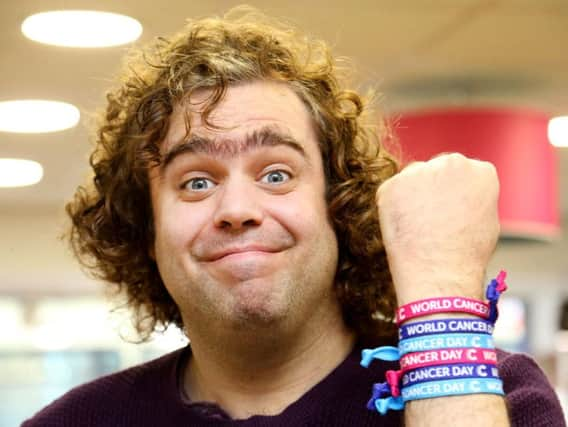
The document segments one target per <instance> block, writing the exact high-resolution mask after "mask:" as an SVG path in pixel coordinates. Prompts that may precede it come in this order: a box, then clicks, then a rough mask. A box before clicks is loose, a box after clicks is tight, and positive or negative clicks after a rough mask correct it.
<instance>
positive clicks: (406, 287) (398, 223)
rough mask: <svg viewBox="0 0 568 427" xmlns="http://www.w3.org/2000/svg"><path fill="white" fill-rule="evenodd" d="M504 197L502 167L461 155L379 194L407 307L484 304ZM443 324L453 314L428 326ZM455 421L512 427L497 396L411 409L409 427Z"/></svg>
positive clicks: (429, 402)
mask: <svg viewBox="0 0 568 427" xmlns="http://www.w3.org/2000/svg"><path fill="white" fill-rule="evenodd" d="M408 194H412V195H413V197H408V196H407V195H408ZM498 195H499V181H498V178H497V173H496V171H495V167H494V166H493V165H492V164H490V163H488V162H482V161H478V160H472V159H468V158H466V157H464V156H462V155H461V154H457V153H453V154H447V155H442V156H439V157H436V158H434V159H432V160H430V161H428V162H416V163H413V164H411V165H410V166H409V167H407V168H405V169H404V170H403V171H402V172H401V173H399V174H397V175H395V176H394V177H392V178H391V179H389V180H388V181H387V182H385V183H384V184H383V185H381V187H379V189H378V192H377V204H378V209H379V219H380V223H381V233H382V236H383V239H384V243H385V248H386V251H387V256H388V261H389V268H390V271H391V274H392V277H393V283H394V286H395V290H396V295H397V300H398V304H399V305H403V304H407V303H409V302H412V301H417V300H420V299H424V298H431V297H440V296H449V295H455V296H464V297H469V298H476V299H483V289H484V282H485V280H484V278H485V269H486V267H487V264H488V263H489V260H490V258H491V255H492V253H493V252H494V250H495V246H496V244H497V239H498V236H499V216H498V211H497V200H498ZM425 231H427V232H425ZM416 236H420V238H419V239H417V238H416ZM440 317H447V315H445V314H442V315H437V316H425V317H422V318H421V319H420V320H428V319H433V318H440ZM452 317H467V315H463V316H460V315H456V314H453V315H452ZM455 420H459V425H460V426H464V427H467V426H476V427H478V426H508V425H509V420H508V415H507V408H506V405H505V400H504V399H503V398H502V397H500V396H497V395H489V394H477V395H468V396H460V397H455V396H453V397H444V398H437V399H426V400H416V401H412V402H409V403H408V404H407V405H406V406H405V423H406V425H407V426H413V427H414V426H434V425H435V426H452V425H455Z"/></svg>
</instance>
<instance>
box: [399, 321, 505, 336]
mask: <svg viewBox="0 0 568 427" xmlns="http://www.w3.org/2000/svg"><path fill="white" fill-rule="evenodd" d="M493 328H494V326H493V324H492V323H491V322H490V321H488V320H483V319H440V320H426V321H423V322H413V323H407V324H405V325H401V326H400V328H399V330H398V338H399V339H401V340H404V339H407V338H412V337H421V336H425V335H434V334H443V333H458V332H461V333H476V334H488V335H491V334H493Z"/></svg>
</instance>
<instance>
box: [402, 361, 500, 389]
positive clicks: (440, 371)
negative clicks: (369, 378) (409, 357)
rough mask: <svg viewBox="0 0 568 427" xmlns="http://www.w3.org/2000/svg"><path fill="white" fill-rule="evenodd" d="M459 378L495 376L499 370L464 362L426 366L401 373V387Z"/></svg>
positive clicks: (493, 367) (497, 376) (497, 377)
mask: <svg viewBox="0 0 568 427" xmlns="http://www.w3.org/2000/svg"><path fill="white" fill-rule="evenodd" d="M461 378H496V379H499V371H498V370H497V368H496V367H495V365H488V364H482V363H480V364H471V363H469V364H464V363H460V364H457V365H441V366H428V367H425V368H418V369H414V370H412V371H408V372H406V373H404V374H403V375H402V379H401V383H402V387H403V388H404V387H409V386H412V385H414V384H419V383H423V382H428V381H441V380H452V379H456V380H457V379H461Z"/></svg>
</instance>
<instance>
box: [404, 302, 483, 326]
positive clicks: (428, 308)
mask: <svg viewBox="0 0 568 427" xmlns="http://www.w3.org/2000/svg"><path fill="white" fill-rule="evenodd" d="M436 313H468V314H473V315H475V316H477V317H481V318H483V319H486V318H487V317H488V316H489V304H487V303H485V302H483V301H479V300H476V299H473V298H463V297H441V298H427V299H423V300H420V301H415V302H411V303H409V304H405V305H403V306H402V307H399V308H398V309H397V311H396V322H397V323H398V324H399V325H400V324H401V323H403V322H406V321H408V320H410V319H414V318H416V317H422V316H427V315H430V314H436Z"/></svg>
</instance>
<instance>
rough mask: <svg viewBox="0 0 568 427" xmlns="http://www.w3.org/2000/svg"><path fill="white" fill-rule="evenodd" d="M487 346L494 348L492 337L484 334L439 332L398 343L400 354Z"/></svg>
mask: <svg viewBox="0 0 568 427" xmlns="http://www.w3.org/2000/svg"><path fill="white" fill-rule="evenodd" d="M464 347H469V348H487V349H494V348H495V344H494V343H493V337H492V336H491V335H486V334H440V335H427V336H423V337H416V338H408V339H405V340H401V341H399V343H398V353H399V355H400V356H402V355H404V354H407V353H415V352H418V351H430V350H440V349H446V348H464Z"/></svg>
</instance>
